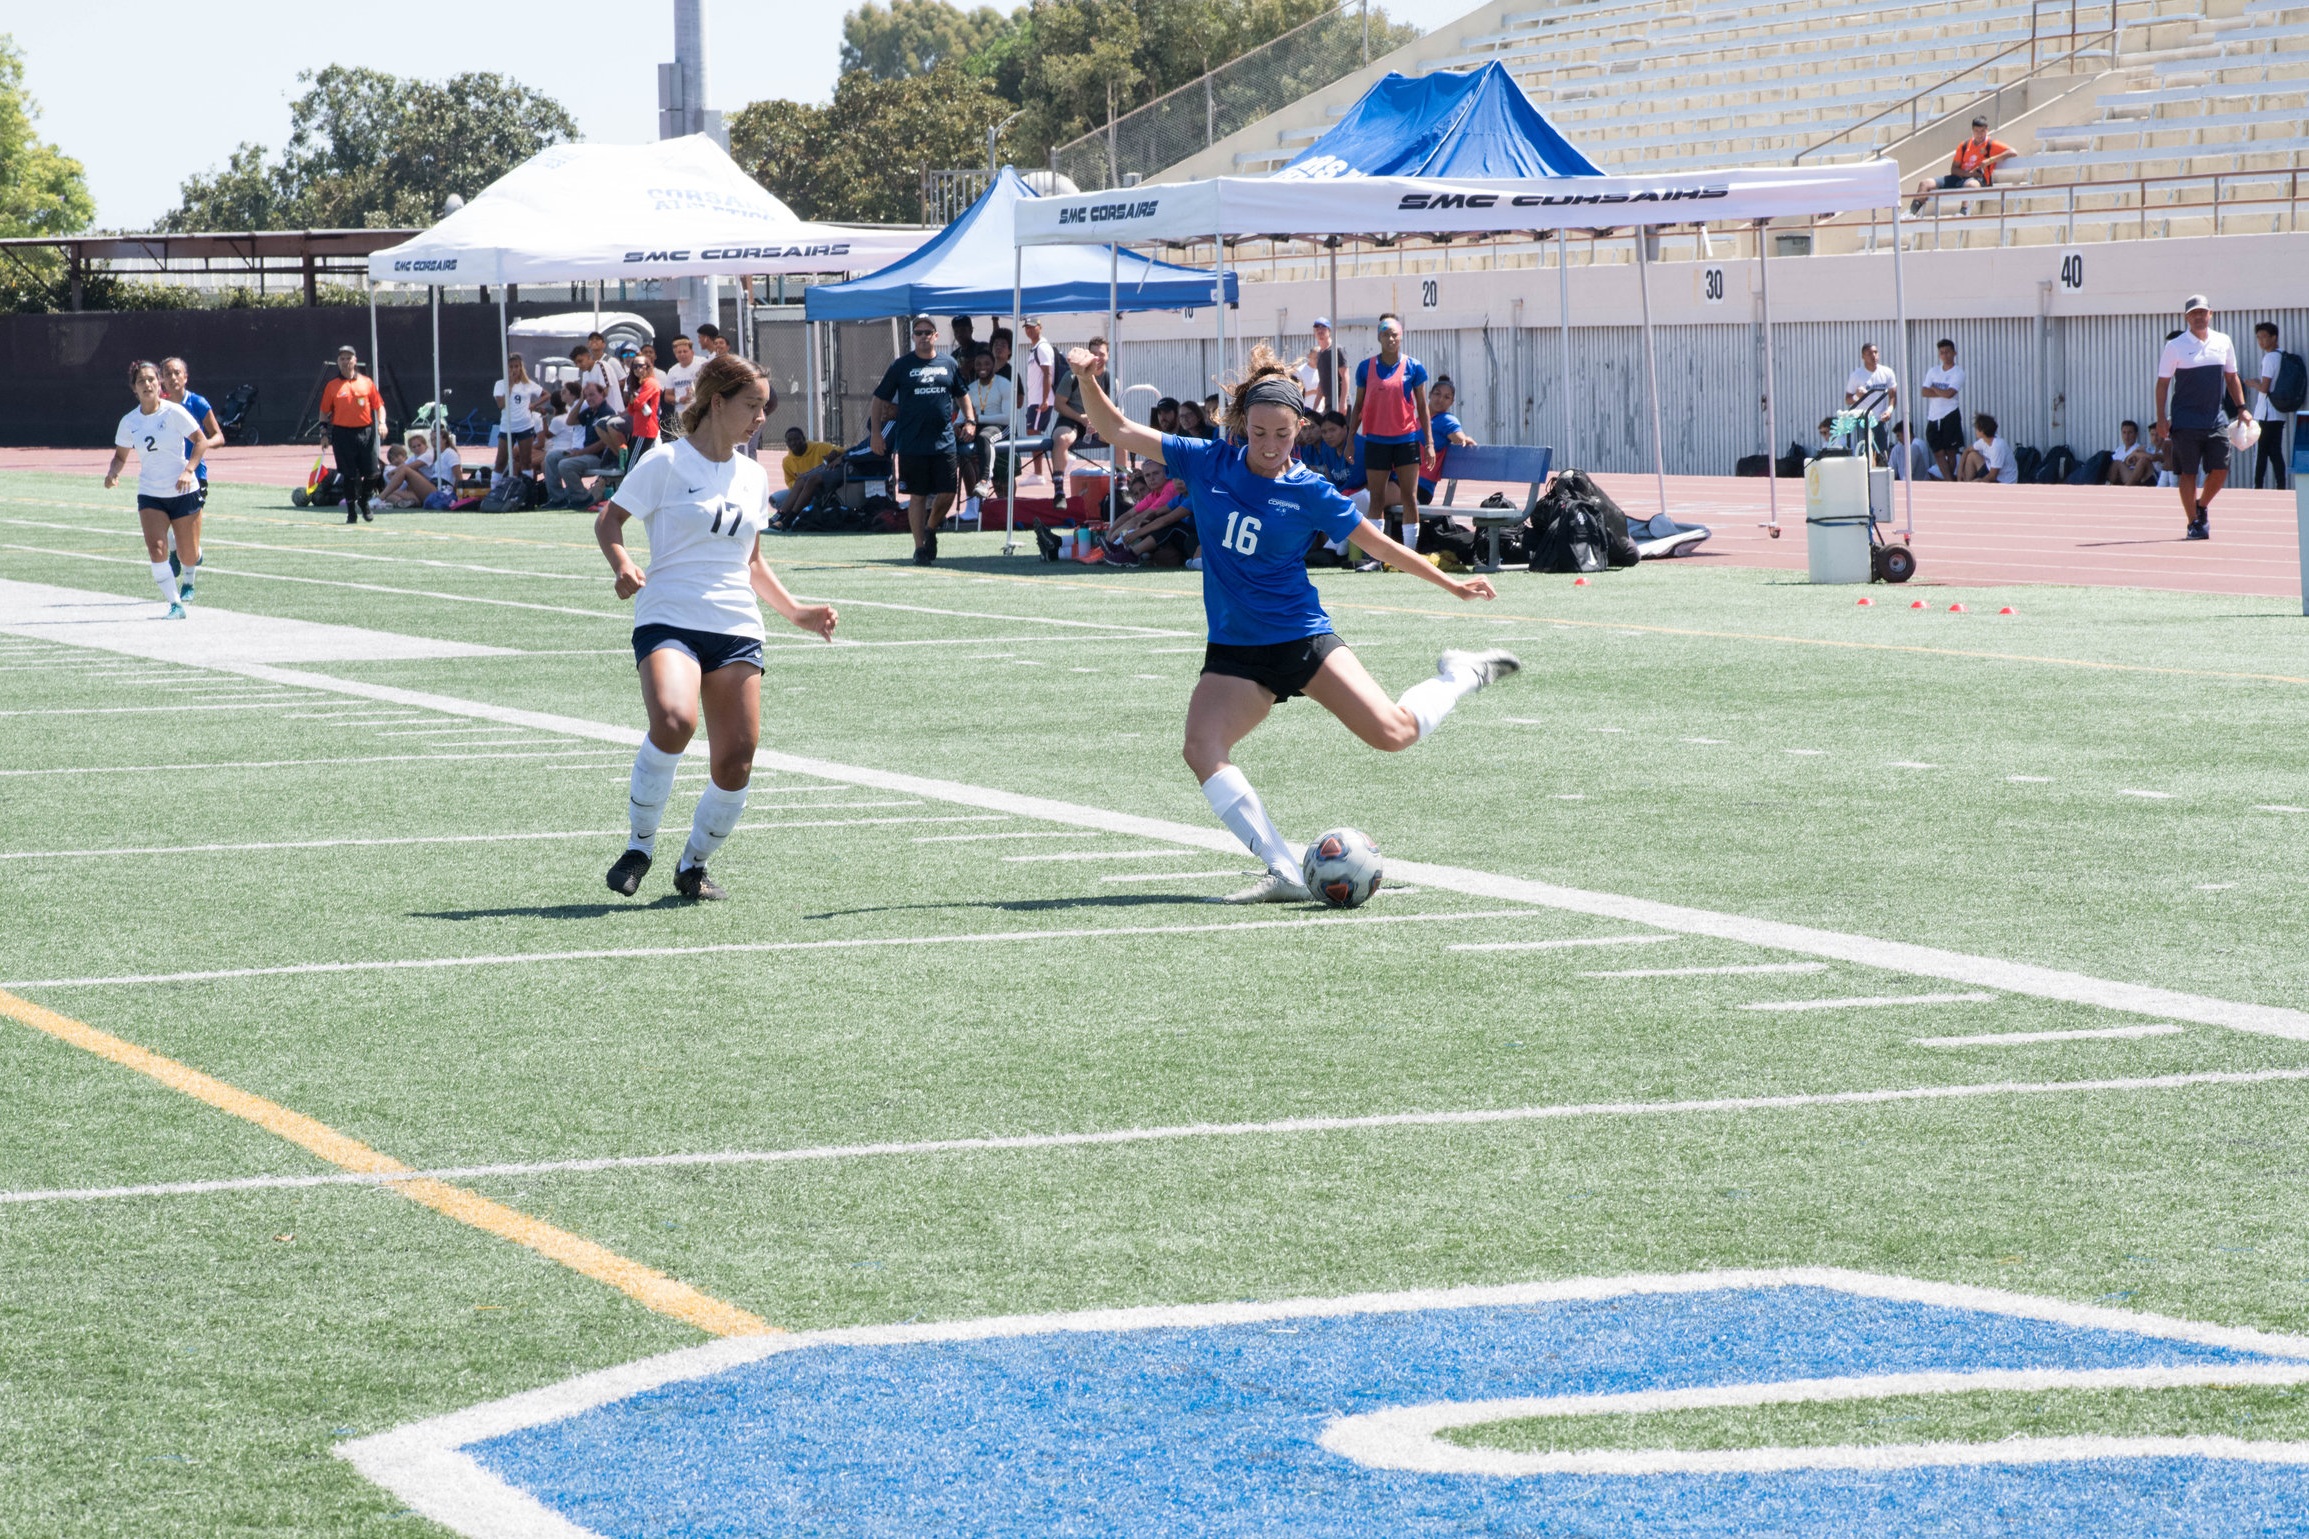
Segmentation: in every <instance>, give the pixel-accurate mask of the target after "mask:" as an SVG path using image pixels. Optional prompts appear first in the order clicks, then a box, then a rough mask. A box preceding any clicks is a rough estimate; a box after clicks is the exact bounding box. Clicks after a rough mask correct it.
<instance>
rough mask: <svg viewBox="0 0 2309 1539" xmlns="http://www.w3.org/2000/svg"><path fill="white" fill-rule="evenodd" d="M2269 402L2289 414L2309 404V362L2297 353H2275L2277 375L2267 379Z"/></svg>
mask: <svg viewBox="0 0 2309 1539" xmlns="http://www.w3.org/2000/svg"><path fill="white" fill-rule="evenodd" d="M2269 404H2270V405H2271V406H2274V407H2276V408H2277V409H2278V410H2279V411H2281V412H2284V413H2286V414H2287V415H2288V416H2290V415H2291V414H2292V413H2294V412H2297V411H2299V410H2300V409H2301V408H2302V407H2303V406H2305V405H2309V363H2303V362H2302V361H2301V355H2300V354H2299V353H2279V354H2278V355H2277V377H2276V378H2275V379H2273V380H2271V381H2269Z"/></svg>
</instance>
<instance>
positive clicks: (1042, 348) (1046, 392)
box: [1020, 337, 1058, 406]
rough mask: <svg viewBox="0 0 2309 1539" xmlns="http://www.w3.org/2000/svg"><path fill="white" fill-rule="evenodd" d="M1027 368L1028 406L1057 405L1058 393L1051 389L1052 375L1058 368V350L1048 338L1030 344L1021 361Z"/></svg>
mask: <svg viewBox="0 0 2309 1539" xmlns="http://www.w3.org/2000/svg"><path fill="white" fill-rule="evenodd" d="M1020 361H1021V362H1022V363H1024V364H1025V366H1026V404H1027V405H1028V406H1043V405H1050V404H1055V403H1056V402H1057V399H1058V393H1057V392H1056V391H1055V390H1053V389H1052V388H1051V374H1052V372H1053V371H1054V370H1055V369H1057V367H1058V349H1057V348H1056V347H1055V346H1053V345H1052V344H1051V341H1050V339H1049V338H1048V337H1045V338H1043V339H1042V340H1041V341H1040V342H1034V343H1029V344H1028V345H1027V349H1026V354H1025V356H1024V357H1023V358H1022V359H1021V360H1020Z"/></svg>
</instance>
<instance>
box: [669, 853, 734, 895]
mask: <svg viewBox="0 0 2309 1539" xmlns="http://www.w3.org/2000/svg"><path fill="white" fill-rule="evenodd" d="M673 890H674V891H675V892H678V893H680V894H681V895H682V896H683V897H685V898H688V899H691V900H692V901H694V902H698V903H719V902H720V901H721V900H722V899H724V898H726V897H728V896H729V894H728V893H726V892H724V891H722V890H721V888H720V887H718V886H716V885H715V883H714V879H713V878H712V877H710V876H708V875H706V868H705V863H704V862H703V861H700V862H699V863H698V864H696V865H694V866H684V867H682V868H681V869H680V870H678V871H676V872H674V874H673Z"/></svg>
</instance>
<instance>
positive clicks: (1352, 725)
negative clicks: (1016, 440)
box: [1066, 345, 1522, 903]
mask: <svg viewBox="0 0 2309 1539" xmlns="http://www.w3.org/2000/svg"><path fill="white" fill-rule="evenodd" d="M1066 361H1067V364H1068V366H1069V367H1070V368H1072V369H1073V370H1074V374H1075V378H1076V379H1078V380H1080V381H1081V382H1082V399H1083V405H1084V415H1086V416H1087V417H1089V419H1090V420H1091V422H1092V424H1093V425H1094V426H1095V427H1096V428H1097V430H1098V435H1099V436H1100V437H1101V438H1103V439H1105V440H1106V441H1107V442H1108V443H1110V444H1112V445H1114V446H1115V448H1116V450H1118V451H1121V452H1128V453H1131V454H1136V455H1140V456H1142V457H1144V458H1147V459H1159V460H1161V461H1162V462H1163V466H1164V468H1165V469H1167V470H1168V471H1169V472H1170V474H1171V475H1172V476H1174V477H1176V478H1177V480H1178V481H1179V482H1180V484H1181V485H1183V486H1184V487H1185V488H1186V492H1187V500H1188V502H1189V504H1190V505H1191V506H1192V508H1193V510H1194V511H1193V518H1194V523H1195V533H1196V536H1197V537H1198V538H1199V539H1200V541H1201V543H1202V557H1203V612H1204V617H1205V619H1206V621H1207V622H1208V624H1209V627H1210V642H1209V645H1208V646H1207V648H1206V649H1205V651H1204V654H1203V675H1202V678H1201V680H1200V681H1199V682H1198V683H1197V684H1196V685H1195V692H1194V697H1193V699H1192V700H1191V701H1190V702H1189V703H1188V705H1187V730H1186V747H1185V752H1186V760H1187V767H1188V768H1190V769H1192V770H1193V771H1194V773H1195V779H1197V780H1198V781H1200V782H1202V787H1203V796H1204V797H1205V798H1206V799H1207V800H1208V801H1209V802H1210V804H1211V811H1213V812H1214V813H1216V814H1218V818H1219V821H1220V822H1221V823H1224V824H1225V825H1226V826H1227V828H1228V829H1230V830H1231V831H1232V832H1233V833H1234V835H1235V837H1236V838H1238V839H1240V840H1242V841H1243V843H1244V844H1245V845H1246V846H1248V847H1249V848H1250V851H1251V853H1252V854H1254V855H1256V856H1257V857H1258V858H1259V860H1260V861H1261V862H1262V863H1264V864H1265V866H1266V868H1267V874H1266V876H1264V877H1263V878H1261V879H1260V880H1259V882H1258V883H1257V884H1256V885H1254V886H1251V887H1248V888H1245V889H1244V890H1243V891H1241V892H1238V893H1234V894H1231V895H1230V896H1228V897H1227V898H1226V899H1225V901H1226V902H1229V903H1303V902H1306V901H1308V899H1309V897H1310V894H1309V893H1308V891H1307V889H1306V886H1305V884H1304V883H1303V882H1302V881H1301V880H1300V877H1299V862H1298V858H1297V856H1296V855H1295V854H1294V853H1293V851H1292V849H1291V847H1290V846H1289V845H1288V844H1286V843H1285V842H1284V841H1283V836H1282V835H1281V834H1280V833H1279V832H1277V831H1276V828H1275V825H1274V822H1273V820H1272V819H1270V818H1269V817H1268V816H1267V809H1266V807H1265V806H1264V805H1263V804H1262V803H1261V802H1260V801H1259V793H1258V792H1256V791H1254V790H1252V789H1251V783H1250V781H1249V780H1247V779H1245V778H1244V776H1243V772H1242V771H1241V770H1239V769H1237V768H1236V767H1235V766H1234V764H1233V763H1232V762H1230V760H1229V758H1228V755H1229V754H1230V753H1232V751H1233V750H1234V746H1235V745H1236V744H1237V743H1239V742H1241V741H1242V740H1243V739H1244V738H1245V737H1246V736H1248V735H1249V734H1250V731H1251V729H1252V728H1254V727H1256V726H1257V725H1258V724H1259V723H1260V722H1262V721H1264V720H1266V717H1267V713H1268V712H1269V711H1271V710H1273V709H1274V708H1275V707H1276V706H1278V705H1280V704H1281V703H1283V702H1284V701H1286V700H1288V699H1290V698H1291V697H1292V696H1293V695H1305V696H1306V697H1307V698H1309V699H1310V700H1313V701H1314V702H1315V703H1316V704H1318V705H1320V706H1322V707H1323V708H1324V709H1325V710H1327V711H1329V712H1330V713H1331V714H1332V715H1334V716H1336V717H1338V718H1339V720H1340V721H1342V722H1344V723H1346V726H1347V729H1348V730H1349V731H1350V732H1353V733H1354V734H1355V735H1356V736H1357V737H1359V738H1361V739H1362V740H1363V741H1364V742H1366V743H1369V744H1370V745H1371V746H1372V747H1374V748H1378V749H1383V750H1385V751H1387V752H1394V751H1396V750H1398V749H1404V748H1409V747H1410V746H1411V745H1412V744H1413V743H1416V742H1419V741H1420V740H1422V739H1423V738H1425V737H1426V736H1427V734H1428V733H1430V732H1433V731H1434V730H1435V727H1436V724H1437V723H1439V722H1441V721H1442V720H1443V718H1444V717H1445V716H1446V715H1448V714H1449V713H1450V711H1451V708H1452V707H1453V706H1454V705H1457V704H1458V703H1459V701H1460V699H1461V698H1462V697H1463V696H1465V695H1467V694H1469V693H1470V692H1472V691H1474V690H1478V689H1481V688H1483V686H1484V685H1486V684H1489V683H1492V682H1494V681H1495V680H1498V679H1502V678H1505V677H1507V675H1509V674H1511V673H1513V672H1515V671H1516V669H1517V668H1519V667H1521V666H1522V665H1521V664H1520V663H1518V662H1517V661H1516V659H1515V657H1514V656H1513V655H1512V654H1510V653H1507V652H1498V651H1491V652H1458V651H1452V652H1446V653H1444V654H1443V656H1442V657H1441V658H1439V659H1438V660H1437V661H1436V665H1435V677H1433V678H1431V679H1426V680H1423V681H1421V682H1420V683H1418V684H1414V685H1413V686H1411V688H1410V689H1409V690H1407V691H1405V692H1404V695H1403V698H1402V699H1400V700H1390V699H1388V698H1387V695H1386V692H1385V691H1383V690H1381V689H1380V687H1379V685H1378V682H1377V681H1376V680H1374V679H1373V678H1372V677H1371V675H1370V674H1369V673H1367V672H1365V671H1364V668H1363V665H1362V663H1361V662H1359V661H1357V660H1356V657H1355V654H1354V653H1353V652H1350V651H1349V650H1347V646H1346V643H1344V642H1342V641H1341V640H1340V639H1339V637H1338V636H1337V634H1336V633H1334V632H1333V631H1332V629H1331V617H1330V616H1329V615H1327V614H1325V613H1324V612H1323V604H1322V600H1321V598H1320V596H1319V595H1317V593H1316V592H1315V584H1314V582H1313V581H1312V580H1311V579H1310V578H1309V577H1308V576H1307V560H1306V553H1307V547H1308V546H1309V545H1310V544H1311V543H1312V542H1313V539H1314V537H1315V536H1316V535H1321V536H1323V537H1324V538H1325V539H1333V540H1336V539H1341V538H1344V539H1347V540H1349V541H1351V542H1353V543H1354V544H1356V545H1358V546H1360V547H1362V548H1363V549H1364V550H1365V551H1367V552H1369V553H1370V554H1371V555H1373V556H1376V557H1378V558H1379V559H1380V560H1382V561H1385V562H1387V563H1389V564H1390V565H1394V566H1399V567H1401V568H1403V569H1404V570H1406V571H1410V572H1413V573H1416V574H1418V575H1419V576H1421V577H1424V578H1425V579H1426V580H1427V581H1429V582H1431V583H1433V584H1435V585H1436V586H1437V587H1438V588H1442V589H1444V590H1445V591H1446V592H1448V593H1450V594H1451V596H1452V597H1454V598H1461V599H1478V598H1480V599H1489V598H1497V597H1498V594H1497V593H1495V592H1494V591H1493V590H1492V586H1491V584H1490V582H1489V581H1487V580H1486V579H1484V578H1481V577H1469V578H1465V579H1462V578H1457V577H1452V576H1449V575H1447V574H1446V573H1444V572H1441V571H1438V570H1437V569H1436V568H1435V567H1434V566H1432V565H1430V564H1429V563H1427V562H1425V561H1422V560H1420V559H1419V558H1418V557H1417V556H1415V555H1413V554H1412V553H1411V552H1410V551H1408V550H1406V549H1404V548H1403V546H1402V545H1400V544H1398V543H1397V542H1396V541H1394V540H1391V539H1389V538H1388V537H1387V536H1386V535H1385V534H1382V533H1381V532H1380V531H1379V529H1378V528H1377V527H1376V526H1375V525H1373V524H1372V523H1371V521H1370V520H1369V519H1367V518H1365V517H1364V516H1363V515H1362V514H1361V513H1360V512H1358V511H1356V508H1355V505H1354V504H1353V503H1351V502H1349V501H1348V500H1347V499H1346V498H1345V497H1342V496H1341V495H1340V494H1339V492H1338V489H1337V488H1335V487H1334V486H1332V484H1331V483H1330V482H1329V481H1328V480H1326V479H1324V477H1322V476H1321V475H1319V474H1317V473H1316V472H1314V471H1312V470H1310V469H1308V468H1307V467H1306V466H1305V465H1302V464H1298V463H1296V462H1294V461H1293V459H1292V458H1291V450H1292V446H1293V444H1294V443H1295V442H1296V440H1297V438H1298V433H1299V424H1300V423H1301V421H1302V420H1304V418H1305V417H1306V414H1307V413H1306V403H1305V401H1304V399H1303V398H1302V397H1301V395H1300V393H1299V386H1298V384H1297V382H1296V381H1295V380H1293V379H1292V377H1291V374H1290V371H1289V370H1288V369H1286V368H1285V367H1284V366H1283V364H1282V363H1281V362H1279V361H1278V360H1277V359H1276V358H1275V356H1274V354H1273V353H1271V352H1269V351H1268V350H1267V348H1266V347H1265V346H1264V345H1262V346H1259V347H1257V348H1254V349H1253V350H1252V353H1251V372H1250V377H1249V378H1248V379H1246V380H1244V381H1243V383H1242V384H1240V385H1238V386H1237V387H1236V388H1235V391H1234V395H1233V399H1232V400H1231V402H1230V403H1229V405H1228V409H1227V411H1226V414H1225V415H1226V425H1227V427H1228V428H1229V429H1230V430H1231V431H1232V432H1233V434H1234V436H1235V439H1236V441H1235V442H1231V443H1230V442H1218V441H1213V440H1210V439H1202V438H1179V437H1175V436H1172V435H1169V434H1158V433H1156V432H1154V431H1153V430H1152V429H1150V428H1147V427H1144V426H1141V425H1140V424H1138V423H1134V422H1131V421H1129V420H1127V419H1126V418H1125V417H1124V416H1123V414H1122V413H1121V412H1120V411H1118V410H1117V409H1116V408H1115V404H1114V402H1112V401H1111V400H1109V399H1107V396H1106V393H1105V392H1104V391H1102V390H1100V389H1099V388H1098V370H1099V363H1098V361H1097V359H1095V358H1094V357H1093V356H1092V355H1091V353H1090V352H1089V350H1088V349H1085V348H1076V349H1075V350H1074V351H1073V352H1071V353H1069V354H1068V355H1067V360H1066Z"/></svg>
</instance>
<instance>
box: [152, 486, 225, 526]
mask: <svg viewBox="0 0 2309 1539" xmlns="http://www.w3.org/2000/svg"><path fill="white" fill-rule="evenodd" d="M207 490H208V489H207V488H206V487H203V488H202V489H201V490H200V491H197V492H186V493H184V494H183V495H182V496H180V497H153V496H148V495H146V494H145V493H143V492H138V493H137V494H136V505H137V506H138V507H139V508H158V509H160V511H161V512H163V513H166V514H167V515H168V516H169V517H170V518H171V519H179V518H190V517H192V516H193V515H194V514H195V513H198V512H199V511H200V505H201V504H202V503H203V502H205V501H207V500H208V499H207V495H206V494H207Z"/></svg>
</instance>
